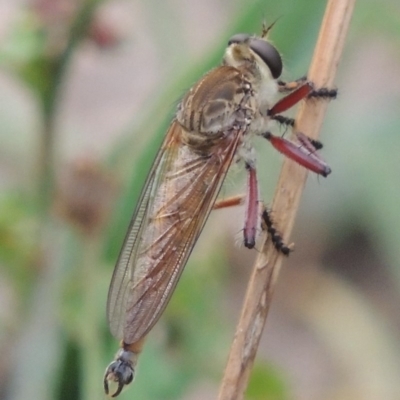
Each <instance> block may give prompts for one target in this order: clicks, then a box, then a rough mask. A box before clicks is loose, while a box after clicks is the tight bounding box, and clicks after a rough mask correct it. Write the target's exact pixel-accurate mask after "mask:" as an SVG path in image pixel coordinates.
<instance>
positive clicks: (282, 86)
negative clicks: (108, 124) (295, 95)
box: [278, 76, 307, 92]
mask: <svg viewBox="0 0 400 400" xmlns="http://www.w3.org/2000/svg"><path fill="white" fill-rule="evenodd" d="M305 82H307V77H306V76H302V77H301V78H299V79H296V80H295V81H292V82H284V81H281V80H279V81H278V90H279V91H280V92H291V91H293V90H295V89H297V88H298V87H299V86H301V85H303V84H304V83H305Z"/></svg>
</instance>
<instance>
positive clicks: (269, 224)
mask: <svg viewBox="0 0 400 400" xmlns="http://www.w3.org/2000/svg"><path fill="white" fill-rule="evenodd" d="M262 220H263V221H264V223H265V226H266V229H267V232H268V233H269V235H270V236H271V240H272V243H273V244H274V246H275V248H276V249H277V250H278V251H279V252H280V253H282V254H283V255H285V256H288V255H289V253H290V252H291V251H292V249H290V247H288V246H286V244H285V243H284V242H283V239H282V236H281V235H280V234H279V233H278V232H277V230H276V228H275V227H274V222H273V221H272V218H271V214H270V211H269V210H268V209H266V208H265V209H264V211H263V212H262Z"/></svg>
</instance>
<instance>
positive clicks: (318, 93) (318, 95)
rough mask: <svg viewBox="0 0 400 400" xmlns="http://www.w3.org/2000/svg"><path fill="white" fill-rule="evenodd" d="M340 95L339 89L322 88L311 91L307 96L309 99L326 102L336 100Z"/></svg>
mask: <svg viewBox="0 0 400 400" xmlns="http://www.w3.org/2000/svg"><path fill="white" fill-rule="evenodd" d="M337 94H338V90H337V89H329V88H320V89H315V90H313V91H311V93H310V94H309V95H308V96H307V98H309V99H324V100H334V99H336V97H337Z"/></svg>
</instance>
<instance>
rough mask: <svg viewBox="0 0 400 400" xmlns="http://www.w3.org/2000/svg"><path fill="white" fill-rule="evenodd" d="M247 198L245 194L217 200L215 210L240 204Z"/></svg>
mask: <svg viewBox="0 0 400 400" xmlns="http://www.w3.org/2000/svg"><path fill="white" fill-rule="evenodd" d="M244 198H245V195H244V194H239V195H237V196H232V197H228V198H226V199H221V200H217V201H216V202H215V204H214V207H213V210H219V209H221V208H226V207H234V206H240V205H241V204H242V203H243V200H244Z"/></svg>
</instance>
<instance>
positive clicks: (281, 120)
mask: <svg viewBox="0 0 400 400" xmlns="http://www.w3.org/2000/svg"><path fill="white" fill-rule="evenodd" d="M271 119H273V120H274V121H276V122H279V123H280V124H281V125H286V126H291V127H292V128H293V126H294V118H289V117H285V116H284V115H279V114H277V115H272V116H271Z"/></svg>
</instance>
